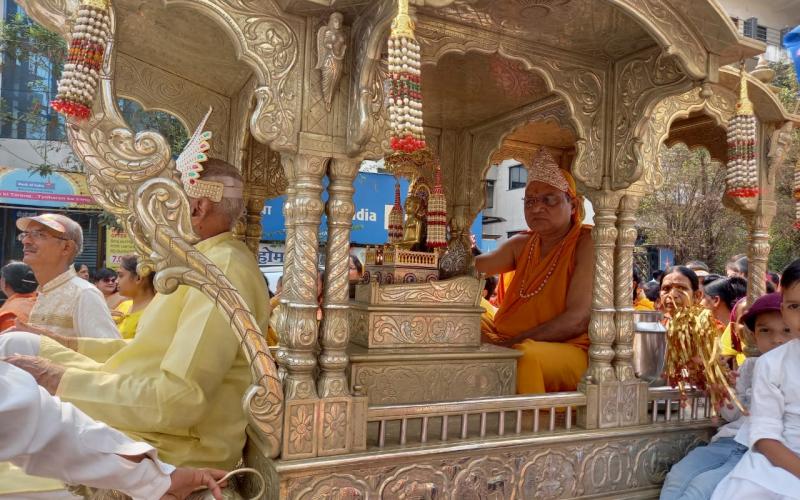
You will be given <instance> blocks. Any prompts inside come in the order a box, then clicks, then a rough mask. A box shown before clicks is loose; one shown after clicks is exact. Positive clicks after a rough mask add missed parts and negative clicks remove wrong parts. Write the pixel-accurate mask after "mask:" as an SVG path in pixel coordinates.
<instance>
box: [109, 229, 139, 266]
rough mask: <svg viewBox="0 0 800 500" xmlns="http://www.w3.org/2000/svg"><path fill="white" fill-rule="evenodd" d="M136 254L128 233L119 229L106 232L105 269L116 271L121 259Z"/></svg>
mask: <svg viewBox="0 0 800 500" xmlns="http://www.w3.org/2000/svg"><path fill="white" fill-rule="evenodd" d="M134 253H136V247H135V246H134V245H133V241H131V239H130V238H128V233H126V232H125V231H123V230H121V229H108V230H107V231H106V267H108V268H109V269H114V270H117V269H119V266H120V264H122V257H124V256H126V255H131V254H134Z"/></svg>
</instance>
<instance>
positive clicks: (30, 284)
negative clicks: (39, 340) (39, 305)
mask: <svg viewBox="0 0 800 500" xmlns="http://www.w3.org/2000/svg"><path fill="white" fill-rule="evenodd" d="M38 286H39V285H38V284H37V283H36V277H35V276H34V275H33V271H32V270H31V268H30V266H28V264H25V263H22V262H9V263H8V264H6V265H5V266H3V268H2V269H0V291H2V292H3V293H4V294H6V297H7V299H6V302H5V303H4V304H3V307H0V332H2V331H3V330H6V329H8V328H11V327H12V326H14V325H15V324H16V320H17V319H19V320H20V321H22V322H23V323H27V322H28V316H29V315H30V313H31V309H32V308H33V304H35V303H36V288H37V287H38Z"/></svg>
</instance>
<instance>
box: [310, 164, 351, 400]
mask: <svg viewBox="0 0 800 500" xmlns="http://www.w3.org/2000/svg"><path fill="white" fill-rule="evenodd" d="M359 163H360V162H359V161H357V160H352V159H338V158H337V159H334V160H332V161H331V166H330V169H329V172H330V174H329V177H330V185H329V186H328V204H327V210H326V211H327V215H328V245H327V256H326V261H325V300H324V303H323V306H322V308H323V310H324V316H323V320H322V335H321V337H320V339H321V342H322V354H320V356H319V366H320V369H321V370H322V372H321V374H320V378H319V380H318V381H317V387H318V391H319V395H320V397H324V398H327V397H331V396H349V395H350V391H349V388H348V383H347V377H346V375H345V369H346V368H347V360H348V358H347V353H346V352H345V350H346V349H347V343H348V342H349V340H350V324H349V323H348V313H349V301H350V296H349V284H350V283H349V279H348V275H349V272H350V228H351V226H352V224H353V214H354V213H355V205H354V204H353V193H354V192H355V189H354V188H353V179H355V176H356V173H357V172H358V166H359Z"/></svg>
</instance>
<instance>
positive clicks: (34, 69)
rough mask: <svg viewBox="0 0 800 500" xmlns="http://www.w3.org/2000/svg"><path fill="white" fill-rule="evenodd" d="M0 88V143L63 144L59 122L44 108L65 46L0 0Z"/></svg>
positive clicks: (14, 6)
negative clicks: (0, 10)
mask: <svg viewBox="0 0 800 500" xmlns="http://www.w3.org/2000/svg"><path fill="white" fill-rule="evenodd" d="M3 3H4V6H5V17H4V19H3V21H4V26H3V36H4V37H6V38H8V39H11V40H16V41H18V43H7V44H6V45H5V50H4V51H3V64H2V87H1V88H0V137H3V138H11V139H31V140H51V141H64V140H65V137H64V121H63V119H62V118H61V116H60V115H59V114H58V113H56V112H55V111H54V110H53V109H52V108H50V101H51V100H52V99H53V98H54V97H55V95H56V93H57V84H58V78H59V77H60V75H61V68H62V66H63V61H64V58H65V57H66V44H64V42H63V41H62V40H61V39H60V37H58V36H57V35H55V34H50V33H48V32H46V31H45V30H43V29H41V28H39V27H38V26H35V25H33V24H32V22H31V20H30V19H29V18H27V17H26V16H25V13H24V12H23V11H22V10H21V9H20V8H19V7H18V6H17V4H16V2H14V1H13V0H5V1H4V2H3Z"/></svg>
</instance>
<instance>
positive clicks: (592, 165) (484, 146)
mask: <svg viewBox="0 0 800 500" xmlns="http://www.w3.org/2000/svg"><path fill="white" fill-rule="evenodd" d="M417 31H418V39H419V40H420V43H421V45H422V46H423V53H425V54H426V58H425V60H424V61H423V64H429V63H435V62H437V61H439V60H440V59H441V58H442V57H444V56H445V55H446V54H449V53H457V54H461V55H467V54H469V53H471V52H477V53H481V54H486V55H492V54H497V55H499V56H501V57H505V58H507V59H511V60H513V61H516V62H518V63H520V64H521V65H522V68H523V69H524V70H526V71H530V72H534V73H536V75H537V76H539V77H540V78H541V79H542V80H543V81H544V82H545V85H546V87H547V90H548V91H549V92H551V93H553V94H556V95H557V96H559V97H560V98H561V100H562V101H563V102H564V104H565V106H566V108H567V110H568V116H569V117H570V123H571V126H572V128H573V129H574V131H575V137H576V141H575V160H574V167H573V173H574V175H575V177H576V179H577V180H579V181H580V182H582V183H583V184H585V185H587V186H590V187H595V188H599V187H600V183H601V179H602V176H603V164H604V162H603V161H602V158H603V154H602V147H603V145H602V137H601V130H603V129H604V127H603V126H602V121H603V119H604V116H605V111H604V108H603V106H602V103H603V101H604V96H603V89H604V88H605V83H606V74H605V71H604V70H602V69H598V68H590V67H588V66H582V65H579V64H576V63H572V62H563V61H561V60H559V59H558V58H557V57H556V56H554V55H552V54H547V53H540V52H537V51H536V48H535V46H533V45H530V44H527V43H523V42H520V44H519V45H513V46H512V45H511V44H504V43H501V41H499V40H491V41H490V40H481V43H479V44H475V43H470V42H468V41H466V40H465V39H463V38H461V37H459V38H457V39H453V38H449V37H441V36H436V37H433V36H431V35H432V34H431V33H430V32H429V31H427V30H426V28H425V26H424V23H420V24H419V25H418V29H417ZM469 31H470V30H469V29H468V30H465V31H464V32H463V34H464V35H465V36H469V33H468V32H469ZM492 126H494V124H493V125H492ZM476 129H477V127H476ZM496 134H497V133H495V134H489V136H488V137H486V138H481V137H480V135H481V134H476V133H475V132H473V135H474V136H475V139H474V140H473V147H472V151H473V157H472V163H471V166H472V172H478V171H480V169H479V168H476V163H475V162H476V160H477V157H476V156H475V153H476V152H480V153H481V155H482V153H483V151H487V150H489V149H496V148H497V147H499V145H500V143H501V142H502V138H500V137H499V136H496ZM493 135H495V136H494V137H493ZM487 141H488V143H487ZM492 143H493V144H492ZM483 160H488V155H486V156H485V157H484V158H483V159H482V160H481V164H482V163H483ZM480 168H482V165H481V167H480Z"/></svg>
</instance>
